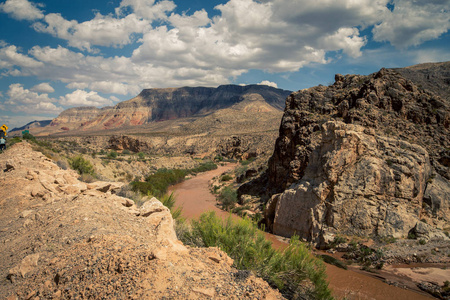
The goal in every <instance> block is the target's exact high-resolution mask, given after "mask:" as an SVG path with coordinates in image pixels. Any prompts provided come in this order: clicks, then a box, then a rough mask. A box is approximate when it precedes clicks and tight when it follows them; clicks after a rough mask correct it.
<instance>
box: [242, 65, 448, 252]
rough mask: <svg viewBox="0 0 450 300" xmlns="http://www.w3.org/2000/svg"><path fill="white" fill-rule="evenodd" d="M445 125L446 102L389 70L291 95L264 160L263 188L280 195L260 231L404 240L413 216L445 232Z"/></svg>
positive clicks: (312, 237) (345, 78) (342, 78)
mask: <svg viewBox="0 0 450 300" xmlns="http://www.w3.org/2000/svg"><path fill="white" fill-rule="evenodd" d="M449 127H450V105H449V103H448V101H447V99H443V98H441V97H439V96H437V95H435V94H433V93H432V92H430V91H427V90H424V89H423V88H419V87H417V86H416V85H415V84H414V83H413V82H412V81H410V80H407V79H405V78H404V77H402V76H401V75H400V74H399V73H398V72H396V71H394V70H387V69H382V70H380V71H379V72H377V73H374V74H372V75H369V76H358V75H347V76H342V75H336V82H335V83H334V84H333V85H332V86H329V87H325V86H319V87H314V88H310V89H306V90H301V91H298V92H296V93H293V94H291V95H290V96H289V97H288V99H287V101H286V109H285V112H284V116H283V119H282V123H281V126H280V136H279V137H278V139H277V142H276V146H275V151H274V154H273V156H272V158H271V159H270V161H269V170H268V173H267V175H268V186H269V187H270V188H272V193H274V192H278V193H280V192H282V193H281V194H276V195H274V196H273V197H272V198H271V200H270V201H269V203H268V204H267V209H266V219H267V222H268V224H269V225H270V227H271V228H272V229H273V231H274V233H276V234H282V235H286V236H289V235H292V234H293V233H297V234H299V235H300V236H301V237H303V238H306V239H308V240H310V241H313V242H315V243H317V244H320V243H321V242H323V241H324V240H326V239H327V238H329V236H330V235H329V234H330V233H331V234H333V233H338V232H339V233H347V234H352V235H361V236H362V235H364V236H368V235H369V236H370V235H381V236H389V235H390V236H395V237H405V236H406V235H407V234H408V232H409V231H410V230H411V229H412V228H413V227H414V226H415V225H416V224H417V222H418V221H419V220H421V219H425V220H427V221H428V222H430V224H431V225H433V226H435V227H439V228H441V229H442V228H444V227H446V226H448V222H449V221H450V219H449V218H450V217H449V216H450V211H449V208H448V207H449V201H450V199H449V198H448V191H450V183H449V179H450V171H449V169H450V168H449V167H450V165H449V164H448V162H447V157H448V153H447V152H448V148H449V147H450V139H449V136H450V130H449ZM433 178H434V179H433ZM260 181H261V180H260ZM245 188H247V189H248V187H243V189H245Z"/></svg>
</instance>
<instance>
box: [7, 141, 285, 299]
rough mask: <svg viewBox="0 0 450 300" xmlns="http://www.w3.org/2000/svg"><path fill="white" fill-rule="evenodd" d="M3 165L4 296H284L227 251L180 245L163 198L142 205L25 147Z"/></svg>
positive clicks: (11, 151)
mask: <svg viewBox="0 0 450 300" xmlns="http://www.w3.org/2000/svg"><path fill="white" fill-rule="evenodd" d="M0 158H1V159H0V161H1V162H2V165H1V170H0V181H1V183H2V189H1V190H0V209H1V211H2V214H1V215H0V241H1V243H0V276H1V278H3V280H1V281H0V298H2V299H74V298H77V299H78V298H95V299H103V298H104V299H111V298H116V299H125V298H133V299H163V298H171V299H206V298H215V299H229V298H230V297H234V298H236V299H254V298H257V299H282V297H281V295H280V294H279V293H278V292H276V291H274V290H272V289H271V288H270V287H269V286H268V284H267V283H265V282H264V281H262V280H261V279H259V278H256V277H254V276H253V275H249V274H246V275H248V276H241V274H240V272H239V271H237V270H236V269H234V268H232V267H231V264H232V260H231V259H230V258H229V257H228V256H227V255H226V254H225V253H224V252H222V251H220V250H219V249H216V248H203V249H196V248H187V247H185V246H184V245H183V244H181V243H180V242H179V241H178V240H177V238H176V235H175V232H174V229H173V222H174V221H173V219H172V217H171V215H170V212H169V210H168V209H167V208H166V207H164V206H163V205H162V204H161V203H160V202H159V201H157V200H156V199H151V200H149V201H148V202H146V203H145V204H144V205H143V206H142V207H137V206H136V205H135V204H134V202H133V201H132V200H130V199H127V198H122V197H119V196H117V195H116V194H115V191H116V190H117V189H118V188H119V186H120V184H117V183H110V182H95V183H92V184H86V183H84V182H80V181H78V180H77V176H78V175H77V174H76V173H75V172H74V171H71V170H61V169H60V168H59V167H58V166H57V165H56V164H54V163H53V162H52V161H50V160H49V159H48V158H47V157H45V156H44V155H42V154H41V153H38V152H34V151H32V149H31V146H29V145H28V144H26V143H20V144H16V145H14V146H12V147H11V148H9V149H8V150H7V151H6V152H4V153H2V154H0Z"/></svg>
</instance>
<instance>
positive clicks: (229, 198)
mask: <svg viewBox="0 0 450 300" xmlns="http://www.w3.org/2000/svg"><path fill="white" fill-rule="evenodd" d="M219 201H220V203H221V204H222V209H224V210H230V209H233V208H234V206H235V205H236V203H237V191H236V190H235V189H232V188H231V187H229V186H227V187H224V188H223V189H222V191H221V192H220V194H219Z"/></svg>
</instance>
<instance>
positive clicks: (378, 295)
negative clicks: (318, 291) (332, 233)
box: [169, 164, 433, 300]
mask: <svg viewBox="0 0 450 300" xmlns="http://www.w3.org/2000/svg"><path fill="white" fill-rule="evenodd" d="M234 167H236V164H227V165H224V166H219V167H218V168H217V169H216V170H212V171H208V172H205V173H200V174H198V175H197V176H195V177H193V178H191V179H188V180H186V181H184V182H181V183H179V184H176V185H174V186H172V187H170V188H169V192H174V193H175V196H176V205H177V206H180V207H182V208H183V213H182V215H183V217H185V218H186V219H188V220H190V219H196V218H198V217H199V216H200V215H201V214H202V213H204V212H206V211H214V212H216V214H217V215H218V216H220V217H221V218H223V219H226V218H228V217H229V216H230V213H228V212H226V211H223V210H221V209H219V208H218V207H217V206H216V198H215V196H214V195H213V194H211V192H210V190H209V181H210V180H211V179H212V178H213V177H216V176H220V175H221V174H223V173H224V172H227V171H230V170H231V169H233V168H234ZM231 216H232V218H233V219H238V218H239V217H238V216H236V215H231ZM266 237H267V238H268V239H269V240H270V241H272V244H273V246H274V247H275V248H277V249H282V248H283V247H285V246H286V245H287V242H286V240H285V239H283V238H281V237H277V236H274V235H271V234H268V233H266ZM283 240H284V241H283ZM326 268H327V275H328V280H329V282H330V284H329V286H330V288H331V289H332V290H333V295H334V296H335V297H336V298H338V299H343V298H346V299H380V300H381V299H383V300H384V299H400V300H401V299H405V300H413V299H418V300H420V299H423V300H426V299H433V298H432V297H431V296H429V295H428V294H426V293H423V292H421V291H419V290H418V289H417V288H416V289H415V290H414V289H411V290H408V289H405V288H411V287H414V286H415V283H414V282H413V280H412V279H411V278H408V277H407V276H405V275H403V274H400V273H401V272H399V271H398V270H401V269H404V268H395V270H394V269H391V268H386V270H384V271H383V273H382V274H381V275H377V274H370V273H368V272H364V271H360V270H358V267H356V266H355V267H350V268H349V269H348V270H344V269H340V268H338V267H335V266H333V265H329V264H326ZM415 274H416V275H417V274H419V273H417V272H416V273H415ZM388 278H389V279H388ZM383 280H388V281H390V282H393V283H394V284H395V282H405V281H406V282H408V283H409V287H408V285H404V286H405V288H400V287H397V286H393V285H389V284H387V283H385V282H383ZM402 286H403V285H402Z"/></svg>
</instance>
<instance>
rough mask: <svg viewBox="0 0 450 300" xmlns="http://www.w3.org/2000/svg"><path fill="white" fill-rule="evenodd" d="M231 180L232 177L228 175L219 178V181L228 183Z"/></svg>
mask: <svg viewBox="0 0 450 300" xmlns="http://www.w3.org/2000/svg"><path fill="white" fill-rule="evenodd" d="M231 179H233V177H231V176H230V175H228V174H226V175H223V176H222V177H221V178H220V181H230V180H231Z"/></svg>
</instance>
